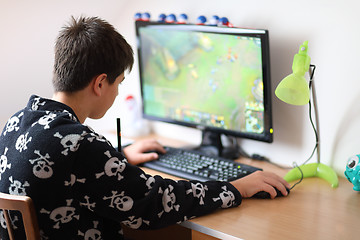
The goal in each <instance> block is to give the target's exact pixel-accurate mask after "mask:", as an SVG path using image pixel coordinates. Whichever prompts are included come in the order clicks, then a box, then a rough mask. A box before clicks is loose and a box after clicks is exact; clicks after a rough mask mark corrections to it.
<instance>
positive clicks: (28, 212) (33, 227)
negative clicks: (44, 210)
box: [0, 193, 40, 240]
mask: <svg viewBox="0 0 360 240" xmlns="http://www.w3.org/2000/svg"><path fill="white" fill-rule="evenodd" d="M0 209H2V210H3V212H4V217H5V221H6V226H7V229H8V233H9V237H10V240H13V239H14V234H13V226H12V223H11V219H10V216H9V211H10V210H17V211H20V212H21V215H22V220H23V223H24V229H25V234H26V238H27V239H28V240H39V239H40V231H39V226H38V222H37V217H36V212H35V208H34V204H33V201H32V200H31V198H30V197H27V196H18V195H11V194H7V193H0Z"/></svg>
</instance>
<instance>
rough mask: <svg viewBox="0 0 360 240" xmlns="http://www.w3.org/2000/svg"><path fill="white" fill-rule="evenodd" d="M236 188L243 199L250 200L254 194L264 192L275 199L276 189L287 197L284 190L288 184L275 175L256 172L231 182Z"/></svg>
mask: <svg viewBox="0 0 360 240" xmlns="http://www.w3.org/2000/svg"><path fill="white" fill-rule="evenodd" d="M231 184H232V185H234V187H236V188H237V189H238V190H239V192H240V194H241V196H242V197H243V198H250V197H252V196H253V195H254V194H255V193H257V192H260V191H265V192H268V193H269V194H270V197H271V198H275V197H276V194H277V193H276V190H275V189H274V188H277V189H278V190H279V191H280V192H281V193H282V194H283V195H284V196H287V195H288V192H287V190H286V188H288V189H289V188H290V184H289V183H288V182H286V181H285V180H284V179H283V178H281V177H279V176H278V175H276V174H275V173H272V172H265V171H256V172H254V173H252V174H249V175H248V176H246V177H243V178H240V179H237V180H235V181H233V182H231Z"/></svg>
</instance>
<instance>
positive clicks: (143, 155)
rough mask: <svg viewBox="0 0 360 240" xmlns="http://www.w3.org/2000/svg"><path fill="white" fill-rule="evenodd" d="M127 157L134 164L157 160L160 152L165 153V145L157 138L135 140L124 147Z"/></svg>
mask: <svg viewBox="0 0 360 240" xmlns="http://www.w3.org/2000/svg"><path fill="white" fill-rule="evenodd" d="M123 152H124V154H125V157H126V159H127V160H128V162H129V163H131V164H133V165H138V164H141V163H144V162H148V161H152V160H155V159H157V158H158V157H159V155H158V153H165V152H166V151H165V149H164V147H163V146H162V145H161V144H160V143H159V142H158V141H156V140H155V139H144V140H139V141H136V142H134V143H133V144H131V145H129V146H127V147H125V148H124V149H123Z"/></svg>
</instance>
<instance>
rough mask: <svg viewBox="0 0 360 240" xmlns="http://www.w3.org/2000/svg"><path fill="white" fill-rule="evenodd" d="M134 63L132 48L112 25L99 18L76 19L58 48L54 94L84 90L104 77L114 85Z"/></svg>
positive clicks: (69, 25)
mask: <svg viewBox="0 0 360 240" xmlns="http://www.w3.org/2000/svg"><path fill="white" fill-rule="evenodd" d="M133 63H134V57H133V50H132V48H131V46H130V45H129V44H128V43H127V42H126V40H125V39H124V38H123V37H122V36H121V35H120V34H119V33H118V32H117V31H116V30H115V29H114V27H113V26H112V25H110V24H109V23H107V22H106V21H104V20H102V19H100V18H97V17H79V18H78V19H75V18H74V17H72V18H71V20H70V22H69V24H68V25H67V26H65V27H64V28H63V29H62V31H60V34H59V36H58V38H57V41H56V45H55V63H54V77H53V85H54V90H55V92H75V91H78V90H82V89H84V88H85V87H86V86H87V85H88V84H89V83H90V82H91V80H92V79H93V78H94V77H96V76H98V75H100V74H102V73H105V74H107V80H108V81H109V83H110V84H112V83H113V82H114V81H115V79H116V77H118V76H119V75H120V74H122V73H124V72H125V70H129V71H131V68H132V65H133Z"/></svg>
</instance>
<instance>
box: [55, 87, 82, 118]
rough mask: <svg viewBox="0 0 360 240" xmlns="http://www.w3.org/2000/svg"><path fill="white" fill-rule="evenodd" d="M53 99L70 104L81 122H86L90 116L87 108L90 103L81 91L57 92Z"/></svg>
mask: <svg viewBox="0 0 360 240" xmlns="http://www.w3.org/2000/svg"><path fill="white" fill-rule="evenodd" d="M52 99H53V100H55V101H57V102H61V103H63V104H65V105H67V106H69V107H70V108H71V109H72V110H73V111H74V112H75V114H76V116H77V117H78V119H79V121H80V122H81V123H84V122H85V120H86V118H87V117H88V116H89V114H88V109H87V105H88V104H89V103H86V102H84V101H86V99H87V98H86V97H85V96H83V94H81V92H76V93H68V92H55V93H54V95H53V97H52Z"/></svg>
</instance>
